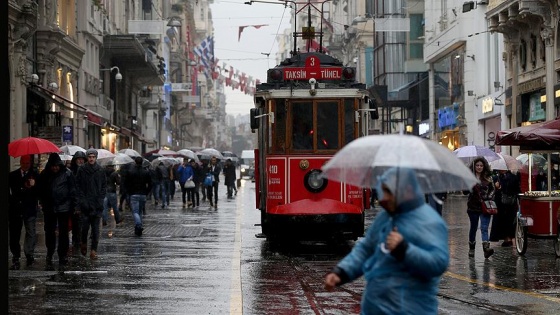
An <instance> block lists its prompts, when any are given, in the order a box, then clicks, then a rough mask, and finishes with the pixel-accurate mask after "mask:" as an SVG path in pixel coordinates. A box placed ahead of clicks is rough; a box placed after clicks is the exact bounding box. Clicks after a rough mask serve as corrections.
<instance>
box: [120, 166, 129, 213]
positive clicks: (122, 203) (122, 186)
mask: <svg viewBox="0 0 560 315" xmlns="http://www.w3.org/2000/svg"><path fill="white" fill-rule="evenodd" d="M130 168H131V163H127V164H123V165H121V167H120V168H119V175H120V180H121V183H120V185H119V194H120V197H119V205H118V208H119V213H124V210H125V203H126V207H128V208H130V198H129V195H128V193H127V192H126V175H127V173H128V170H129V169H130Z"/></svg>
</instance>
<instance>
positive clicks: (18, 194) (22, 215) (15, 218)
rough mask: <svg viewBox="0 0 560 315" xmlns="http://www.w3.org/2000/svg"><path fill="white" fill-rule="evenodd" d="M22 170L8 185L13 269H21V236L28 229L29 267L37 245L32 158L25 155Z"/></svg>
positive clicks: (35, 198) (20, 168)
mask: <svg viewBox="0 0 560 315" xmlns="http://www.w3.org/2000/svg"><path fill="white" fill-rule="evenodd" d="M19 165H20V167H19V168H18V169H17V170H15V171H13V172H10V174H9V176H8V183H9V184H8V185H9V187H10V199H9V200H10V203H9V211H8V224H9V225H8V228H9V231H10V251H11V252H12V267H11V268H12V269H19V268H20V264H19V258H20V256H21V245H20V242H19V241H20V236H21V229H22V228H23V227H24V226H25V239H24V241H23V252H24V253H25V258H26V259H27V265H28V266H31V265H32V264H33V262H34V261H35V258H34V256H33V255H34V252H35V245H36V244H37V231H36V222H37V199H38V196H37V193H38V190H37V187H36V183H35V180H36V179H37V177H38V174H37V172H36V171H35V170H33V169H32V168H31V156H30V155H24V156H22V157H21V158H20V161H19Z"/></svg>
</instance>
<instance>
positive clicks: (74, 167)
mask: <svg viewBox="0 0 560 315" xmlns="http://www.w3.org/2000/svg"><path fill="white" fill-rule="evenodd" d="M86 159H87V158H86V153H85V152H82V151H78V152H76V153H74V156H72V159H71V160H70V171H72V175H73V176H74V182H75V181H76V175H77V174H78V169H79V168H80V167H81V166H82V165H84V164H85V163H86ZM76 206H77V205H76ZM70 229H71V230H72V247H70V248H69V251H70V254H72V255H73V254H74V253H75V254H76V255H77V253H79V252H80V244H81V243H82V215H81V213H80V209H79V208H78V207H74V209H73V210H72V211H71V214H70Z"/></svg>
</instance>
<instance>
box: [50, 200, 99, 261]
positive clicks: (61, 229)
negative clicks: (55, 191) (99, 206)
mask: <svg viewBox="0 0 560 315" xmlns="http://www.w3.org/2000/svg"><path fill="white" fill-rule="evenodd" d="M44 219H45V245H46V247H47V256H52V255H53V254H54V251H55V249H56V250H57V252H58V259H59V260H63V259H65V258H66V256H68V247H69V246H70V239H69V237H68V232H69V231H68V222H69V220H70V212H68V211H67V212H52V210H51V211H47V212H45V215H44ZM98 222H99V221H98ZM57 228H58V247H57V246H56V229H57Z"/></svg>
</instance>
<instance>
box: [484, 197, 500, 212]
mask: <svg viewBox="0 0 560 315" xmlns="http://www.w3.org/2000/svg"><path fill="white" fill-rule="evenodd" d="M482 213H485V214H489V215H494V214H498V206H497V205H496V202H495V201H494V200H483V201H482Z"/></svg>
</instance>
